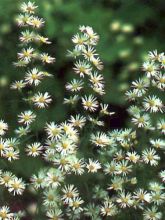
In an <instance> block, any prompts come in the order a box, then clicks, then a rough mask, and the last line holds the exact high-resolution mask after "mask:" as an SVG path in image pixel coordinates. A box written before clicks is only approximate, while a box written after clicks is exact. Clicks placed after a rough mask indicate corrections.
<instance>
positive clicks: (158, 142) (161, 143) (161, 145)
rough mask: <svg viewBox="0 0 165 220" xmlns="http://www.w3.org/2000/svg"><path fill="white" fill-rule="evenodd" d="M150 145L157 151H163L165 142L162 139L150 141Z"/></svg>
mask: <svg viewBox="0 0 165 220" xmlns="http://www.w3.org/2000/svg"><path fill="white" fill-rule="evenodd" d="M150 143H151V145H152V146H153V147H155V148H157V149H165V141H164V140H163V139H156V140H154V139H150Z"/></svg>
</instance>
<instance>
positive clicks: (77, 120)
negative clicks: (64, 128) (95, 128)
mask: <svg viewBox="0 0 165 220" xmlns="http://www.w3.org/2000/svg"><path fill="white" fill-rule="evenodd" d="M69 123H71V125H72V126H73V127H78V128H82V127H84V125H85V123H86V118H85V117H83V116H81V115H79V114H78V115H75V116H72V115H71V117H70V119H69Z"/></svg>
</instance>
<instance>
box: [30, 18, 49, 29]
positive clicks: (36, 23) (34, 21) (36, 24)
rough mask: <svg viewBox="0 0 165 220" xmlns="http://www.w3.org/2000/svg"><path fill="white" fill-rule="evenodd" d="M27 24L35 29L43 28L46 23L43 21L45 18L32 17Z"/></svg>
mask: <svg viewBox="0 0 165 220" xmlns="http://www.w3.org/2000/svg"><path fill="white" fill-rule="evenodd" d="M27 23H28V25H30V26H32V27H33V28H41V27H42V26H43V25H44V23H45V21H44V20H43V18H38V17H36V16H32V17H31V19H29V21H28V22H27Z"/></svg>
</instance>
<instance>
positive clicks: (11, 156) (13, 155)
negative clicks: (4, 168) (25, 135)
mask: <svg viewBox="0 0 165 220" xmlns="http://www.w3.org/2000/svg"><path fill="white" fill-rule="evenodd" d="M4 157H5V158H7V159H8V160H9V161H11V160H18V159H19V151H18V150H15V149H13V148H8V149H7V150H5V152H4Z"/></svg>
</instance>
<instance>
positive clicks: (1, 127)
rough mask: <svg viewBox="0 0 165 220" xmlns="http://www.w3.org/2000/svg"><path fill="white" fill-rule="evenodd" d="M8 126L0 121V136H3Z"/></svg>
mask: <svg viewBox="0 0 165 220" xmlns="http://www.w3.org/2000/svg"><path fill="white" fill-rule="evenodd" d="M8 128H9V127H8V124H7V123H6V122H4V120H2V119H1V120H0V136H3V135H4V134H5V133H6V131H7V130H8Z"/></svg>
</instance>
